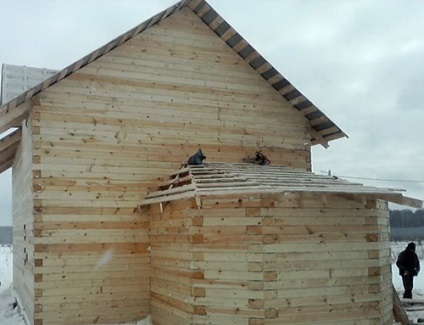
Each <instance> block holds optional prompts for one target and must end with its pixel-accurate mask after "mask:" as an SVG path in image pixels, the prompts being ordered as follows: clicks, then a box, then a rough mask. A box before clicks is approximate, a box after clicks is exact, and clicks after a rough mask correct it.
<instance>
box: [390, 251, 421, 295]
mask: <svg viewBox="0 0 424 325" xmlns="http://www.w3.org/2000/svg"><path fill="white" fill-rule="evenodd" d="M396 266H397V267H398V268H399V275H400V276H401V277H402V282H403V288H404V289H405V292H404V294H403V298H409V299H412V289H413V287H414V276H417V275H418V273H419V272H420V260H419V259H418V256H417V254H416V253H415V243H409V244H408V246H406V249H405V250H404V251H402V252H401V253H400V254H399V256H398V259H397V261H396Z"/></svg>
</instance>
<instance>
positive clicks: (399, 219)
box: [389, 209, 424, 228]
mask: <svg viewBox="0 0 424 325" xmlns="http://www.w3.org/2000/svg"><path fill="white" fill-rule="evenodd" d="M389 215H390V226H391V227H392V228H415V227H424V210H423V209H419V210H415V211H412V210H407V209H404V210H390V211H389Z"/></svg>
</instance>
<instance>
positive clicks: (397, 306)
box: [392, 284, 409, 325]
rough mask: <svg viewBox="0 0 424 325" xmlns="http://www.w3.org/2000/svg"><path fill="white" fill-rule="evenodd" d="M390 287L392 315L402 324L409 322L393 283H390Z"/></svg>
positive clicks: (405, 324)
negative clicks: (391, 289) (391, 290)
mask: <svg viewBox="0 0 424 325" xmlns="http://www.w3.org/2000/svg"><path fill="white" fill-rule="evenodd" d="M392 288H393V317H394V319H395V321H396V322H398V323H401V324H402V325H407V324H409V319H408V316H407V315H406V312H405V310H404V309H403V307H402V304H401V302H400V299H399V296H398V294H397V292H396V289H395V287H394V286H393V284H392Z"/></svg>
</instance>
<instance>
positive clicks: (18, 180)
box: [12, 121, 35, 325]
mask: <svg viewBox="0 0 424 325" xmlns="http://www.w3.org/2000/svg"><path fill="white" fill-rule="evenodd" d="M31 131H32V126H31V122H30V121H28V122H23V123H22V138H21V141H20V145H19V147H18V150H17V152H16V156H15V160H14V163H13V168H12V191H13V193H12V206H13V217H12V222H13V285H14V289H15V290H16V292H17V293H18V295H19V297H20V300H21V304H22V307H23V309H24V312H25V313H26V314H27V316H28V318H29V321H33V315H34V293H35V289H34V233H33V227H34V217H33V192H32V177H33V174H32V153H31V150H32V136H31ZM31 325H33V323H32V324H31Z"/></svg>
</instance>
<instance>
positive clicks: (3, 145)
mask: <svg viewBox="0 0 424 325" xmlns="http://www.w3.org/2000/svg"><path fill="white" fill-rule="evenodd" d="M21 136H22V130H21V129H17V130H15V131H13V132H12V133H10V134H8V135H6V136H5V137H3V138H2V139H0V154H1V153H2V152H3V151H5V150H6V149H8V148H9V147H10V146H11V145H13V144H15V143H17V142H19V141H21Z"/></svg>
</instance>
